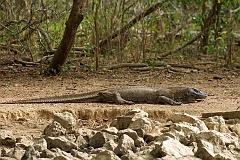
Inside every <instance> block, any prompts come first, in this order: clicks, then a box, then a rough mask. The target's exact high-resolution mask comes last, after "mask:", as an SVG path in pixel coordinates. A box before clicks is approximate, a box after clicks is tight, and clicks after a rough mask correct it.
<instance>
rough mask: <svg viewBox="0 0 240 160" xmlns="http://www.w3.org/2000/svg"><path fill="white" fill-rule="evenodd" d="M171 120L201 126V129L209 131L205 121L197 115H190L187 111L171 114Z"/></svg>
mask: <svg viewBox="0 0 240 160" xmlns="http://www.w3.org/2000/svg"><path fill="white" fill-rule="evenodd" d="M169 120H171V121H173V123H179V122H187V123H190V124H192V125H193V126H196V127H198V128H199V130H200V131H207V130H208V128H207V127H206V125H205V123H204V122H203V121H202V120H200V119H199V118H197V117H196V116H192V115H189V114H187V113H174V114H172V115H170V118H169Z"/></svg>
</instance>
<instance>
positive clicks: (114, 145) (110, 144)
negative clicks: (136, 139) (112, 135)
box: [103, 139, 118, 151]
mask: <svg viewBox="0 0 240 160" xmlns="http://www.w3.org/2000/svg"><path fill="white" fill-rule="evenodd" d="M117 146H118V144H117V143H116V142H115V141H114V140H112V139H110V140H109V141H107V142H106V143H105V144H104V145H103V147H104V148H106V149H107V150H110V151H114V150H115V148H117Z"/></svg>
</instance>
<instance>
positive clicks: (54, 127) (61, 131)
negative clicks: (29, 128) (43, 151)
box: [43, 121, 66, 137]
mask: <svg viewBox="0 0 240 160" xmlns="http://www.w3.org/2000/svg"><path fill="white" fill-rule="evenodd" d="M43 134H44V135H45V136H49V137H57V136H61V135H65V134H66V129H65V128H63V127H62V125H61V124H60V123H58V122H56V121H53V122H52V123H51V124H49V125H48V126H47V127H46V128H45V129H44V131H43Z"/></svg>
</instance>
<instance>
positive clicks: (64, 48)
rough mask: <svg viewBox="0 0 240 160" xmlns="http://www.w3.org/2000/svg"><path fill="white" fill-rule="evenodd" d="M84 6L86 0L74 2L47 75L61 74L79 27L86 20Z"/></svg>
mask: <svg viewBox="0 0 240 160" xmlns="http://www.w3.org/2000/svg"><path fill="white" fill-rule="evenodd" d="M84 4H85V0H73V6H72V10H71V13H70V15H69V18H68V20H67V22H66V28H65V31H64V34H63V37H62V40H61V43H60V45H59V47H58V49H57V51H56V52H55V54H54V56H53V59H52V62H51V64H50V65H49V68H48V71H47V74H50V75H56V74H59V73H60V72H61V69H62V66H63V65H64V63H65V62H66V60H67V57H68V54H69V53H70V51H71V48H72V46H73V44H74V40H75V35H76V33H77V29H78V26H79V25H80V23H81V22H82V20H83V18H84V16H83V9H84Z"/></svg>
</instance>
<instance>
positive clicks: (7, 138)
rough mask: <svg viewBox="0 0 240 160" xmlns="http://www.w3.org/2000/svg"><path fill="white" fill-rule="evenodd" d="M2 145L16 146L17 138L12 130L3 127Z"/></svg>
mask: <svg viewBox="0 0 240 160" xmlns="http://www.w3.org/2000/svg"><path fill="white" fill-rule="evenodd" d="M0 145H4V146H8V147H14V146H15V145H16V138H15V137H14V136H13V133H12V131H10V130H5V129H1V130H0Z"/></svg>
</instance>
